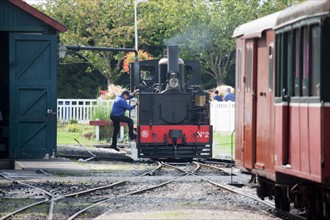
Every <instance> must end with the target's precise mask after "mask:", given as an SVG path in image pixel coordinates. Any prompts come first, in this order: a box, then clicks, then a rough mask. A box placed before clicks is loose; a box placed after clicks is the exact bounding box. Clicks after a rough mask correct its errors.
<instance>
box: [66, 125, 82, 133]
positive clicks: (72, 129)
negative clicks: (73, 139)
mask: <svg viewBox="0 0 330 220" xmlns="http://www.w3.org/2000/svg"><path fill="white" fill-rule="evenodd" d="M65 131H66V132H75V133H80V132H82V128H81V125H79V124H68V125H67V126H66V128H65Z"/></svg>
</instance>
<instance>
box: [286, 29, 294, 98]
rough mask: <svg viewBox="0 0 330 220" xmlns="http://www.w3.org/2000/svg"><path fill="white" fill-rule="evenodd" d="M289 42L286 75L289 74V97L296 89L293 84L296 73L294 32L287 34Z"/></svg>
mask: <svg viewBox="0 0 330 220" xmlns="http://www.w3.org/2000/svg"><path fill="white" fill-rule="evenodd" d="M286 36H287V42H288V46H287V52H286V54H287V59H288V60H287V67H286V74H287V89H288V91H287V94H286V95H288V96H292V94H293V90H294V89H293V88H294V84H293V81H294V80H293V73H294V63H293V61H294V57H293V54H294V52H293V50H294V43H293V42H294V40H293V34H292V32H291V31H290V32H288V33H287V35H286Z"/></svg>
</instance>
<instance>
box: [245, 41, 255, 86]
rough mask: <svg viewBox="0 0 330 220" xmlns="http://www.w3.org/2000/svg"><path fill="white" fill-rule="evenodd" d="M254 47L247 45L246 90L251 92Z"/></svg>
mask: <svg viewBox="0 0 330 220" xmlns="http://www.w3.org/2000/svg"><path fill="white" fill-rule="evenodd" d="M252 61H253V59H252V47H251V46H247V47H246V64H245V65H246V71H245V72H246V86H245V91H247V92H250V91H251V77H252V67H253V65H252Z"/></svg>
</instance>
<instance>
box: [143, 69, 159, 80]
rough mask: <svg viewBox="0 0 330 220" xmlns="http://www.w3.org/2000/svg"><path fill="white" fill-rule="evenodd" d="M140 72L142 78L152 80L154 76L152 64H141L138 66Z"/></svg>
mask: <svg viewBox="0 0 330 220" xmlns="http://www.w3.org/2000/svg"><path fill="white" fill-rule="evenodd" d="M140 74H141V79H142V80H153V79H154V76H155V70H154V68H153V67H152V66H142V67H141V68H140Z"/></svg>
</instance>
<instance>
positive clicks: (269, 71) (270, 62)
mask: <svg viewBox="0 0 330 220" xmlns="http://www.w3.org/2000/svg"><path fill="white" fill-rule="evenodd" d="M268 50H269V54H268V63H269V64H268V68H269V69H268V73H269V76H268V90H269V91H270V92H271V91H273V44H270V45H269V48H268Z"/></svg>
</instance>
